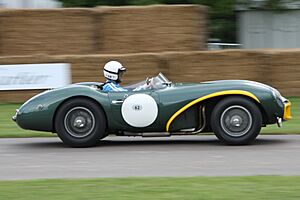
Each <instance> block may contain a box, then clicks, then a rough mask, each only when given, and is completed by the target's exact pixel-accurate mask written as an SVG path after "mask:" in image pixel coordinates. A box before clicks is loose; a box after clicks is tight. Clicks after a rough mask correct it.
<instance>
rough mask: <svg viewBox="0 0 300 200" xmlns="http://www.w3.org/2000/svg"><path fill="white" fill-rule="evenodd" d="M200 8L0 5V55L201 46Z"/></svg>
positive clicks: (202, 9)
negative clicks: (20, 6)
mask: <svg viewBox="0 0 300 200" xmlns="http://www.w3.org/2000/svg"><path fill="white" fill-rule="evenodd" d="M206 14H207V9H206V7H204V6H194V5H179V6H166V5H155V6H138V7H135V6H128V7H97V8H93V9H81V8H80V9H77V8H71V9H70V8H68V9H20V10H19V9H18V10H16V9H0V27H1V28H0V55H2V56H8V55H33V54H41V53H42V54H43V53H44V54H49V55H68V54H72V55H87V54H107V53H141V52H162V51H196V50H203V49H205V48H206V44H205V43H206Z"/></svg>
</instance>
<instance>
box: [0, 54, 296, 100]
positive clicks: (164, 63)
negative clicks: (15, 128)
mask: <svg viewBox="0 0 300 200" xmlns="http://www.w3.org/2000/svg"><path fill="white" fill-rule="evenodd" d="M109 60H118V61H120V62H122V63H123V64H124V65H125V66H126V68H127V73H126V74H125V77H124V83H123V84H128V83H134V82H137V81H139V80H143V79H145V78H146V77H147V76H154V75H156V74H157V73H158V72H163V73H164V74H165V75H166V76H167V77H168V78H169V79H170V80H171V81H174V82H201V81H211V80H220V79H247V80H254V81H259V82H262V83H266V84H269V85H271V86H273V87H276V88H278V89H279V90H280V92H281V93H282V94H283V95H285V96H300V87H299V85H300V68H299V63H300V50H296V51H294V50H293V51H261V50H260V51H245V50H227V51H213V52H208V51H199V52H195V51H192V52H164V53H141V54H110V55H86V56H84V55H83V56H77V55H64V56H46V55H35V56H10V57H0V65H2V64H3V65H4V64H6V65H9V64H29V63H61V62H66V63H71V65H72V67H71V69H72V82H73V83H75V82H83V81H99V82H104V81H105V79H104V77H103V74H102V69H103V66H104V64H105V63H106V62H107V61H109ZM40 91H41V90H24V91H0V102H24V101H25V100H27V99H28V98H29V97H31V96H33V95H34V94H37V93H39V92H40Z"/></svg>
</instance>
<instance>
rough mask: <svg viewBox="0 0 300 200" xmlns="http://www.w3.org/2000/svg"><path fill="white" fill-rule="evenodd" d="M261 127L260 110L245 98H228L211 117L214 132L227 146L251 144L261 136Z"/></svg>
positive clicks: (217, 106) (219, 104) (215, 109)
mask: <svg viewBox="0 0 300 200" xmlns="http://www.w3.org/2000/svg"><path fill="white" fill-rule="evenodd" d="M261 125H262V115H261V112H260V110H259V108H258V107H257V105H256V104H255V103H254V102H252V101H251V100H249V99H247V98H244V97H227V98H225V99H223V100H221V101H220V102H219V103H218V104H217V105H216V106H215V108H214V110H213V112H212V115H211V127H212V130H213V132H214V133H215V135H216V136H217V137H218V138H219V139H220V140H221V141H222V142H224V143H226V144H231V145H243V144H249V143H251V142H252V141H254V140H255V138H256V137H257V135H258V134H259V132H260V129H261Z"/></svg>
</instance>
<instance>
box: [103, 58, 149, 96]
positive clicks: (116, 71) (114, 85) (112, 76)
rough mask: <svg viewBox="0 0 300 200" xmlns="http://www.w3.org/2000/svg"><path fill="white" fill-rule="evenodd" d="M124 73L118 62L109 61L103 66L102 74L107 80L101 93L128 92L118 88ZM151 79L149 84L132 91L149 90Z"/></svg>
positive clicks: (124, 69) (124, 70)
mask: <svg viewBox="0 0 300 200" xmlns="http://www.w3.org/2000/svg"><path fill="white" fill-rule="evenodd" d="M125 72H126V68H125V67H124V66H123V65H122V64H121V63H120V62H118V61H109V62H108V63H106V64H105V65H104V69H103V74H104V77H105V78H106V79H107V80H106V83H105V85H104V86H103V89H102V91H103V92H110V91H128V90H126V89H125V88H123V87H121V86H120V83H121V82H122V77H123V74H124V73H125ZM151 81H152V79H149V83H146V84H144V85H142V86H139V87H137V88H135V89H134V90H133V91H140V90H145V89H148V88H150V87H151V86H150V85H151Z"/></svg>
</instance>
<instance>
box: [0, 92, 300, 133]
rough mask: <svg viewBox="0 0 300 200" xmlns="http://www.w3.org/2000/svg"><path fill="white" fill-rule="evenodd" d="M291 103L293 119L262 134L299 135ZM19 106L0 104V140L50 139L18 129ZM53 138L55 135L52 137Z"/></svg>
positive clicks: (295, 103) (296, 102) (299, 105)
mask: <svg viewBox="0 0 300 200" xmlns="http://www.w3.org/2000/svg"><path fill="white" fill-rule="evenodd" d="M289 99H290V100H291V102H292V115H293V119H292V120H290V121H287V122H285V123H283V127H282V128H278V127H277V125H271V126H268V127H266V128H263V129H262V133H263V134H300V97H291V98H289ZM19 107H20V104H0V138H1V137H2V138H5V137H50V136H53V134H52V133H44V132H36V131H28V130H27V131H26V130H23V129H21V128H19V127H18V126H17V125H16V124H15V123H14V122H13V121H12V120H11V117H12V116H13V115H14V114H15V111H16V109H17V108H19ZM54 136H55V135H54Z"/></svg>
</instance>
